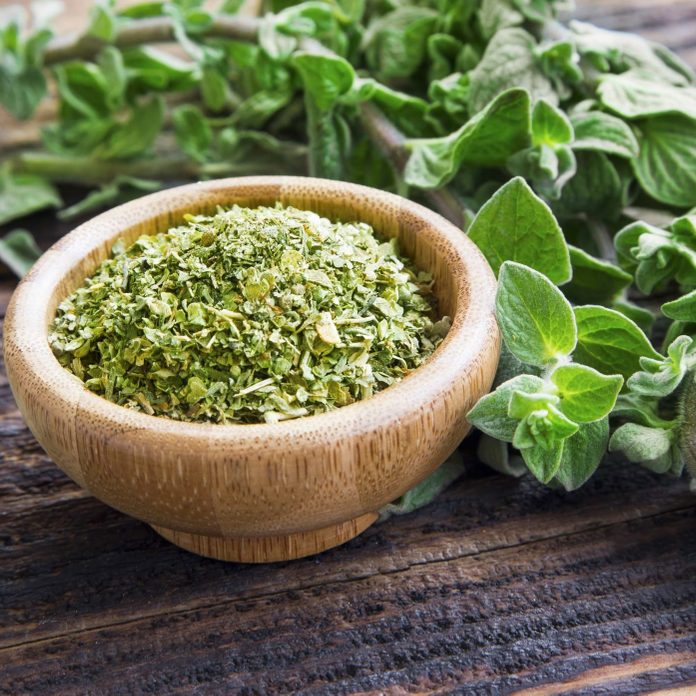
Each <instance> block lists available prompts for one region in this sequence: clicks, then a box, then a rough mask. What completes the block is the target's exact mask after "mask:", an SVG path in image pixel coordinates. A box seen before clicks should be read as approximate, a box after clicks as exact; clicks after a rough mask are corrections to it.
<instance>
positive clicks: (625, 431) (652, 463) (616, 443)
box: [609, 423, 675, 473]
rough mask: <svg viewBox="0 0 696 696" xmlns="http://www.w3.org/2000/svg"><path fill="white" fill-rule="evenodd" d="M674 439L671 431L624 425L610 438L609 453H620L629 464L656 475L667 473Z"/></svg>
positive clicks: (632, 424) (670, 464) (634, 424)
mask: <svg viewBox="0 0 696 696" xmlns="http://www.w3.org/2000/svg"><path fill="white" fill-rule="evenodd" d="M674 438H675V432H674V430H671V429H670V430H663V429H662V428H649V427H646V426H644V425H638V424H637V423H624V425H622V426H621V427H619V428H617V430H616V432H615V433H614V434H613V435H612V436H611V440H610V442H609V451H610V452H622V453H623V455H624V456H625V457H626V458H627V459H628V461H629V462H633V463H634V464H643V465H644V466H645V467H646V468H648V469H650V470H652V471H655V472H657V473H667V471H669V470H670V468H671V467H672V463H673V462H672V457H671V456H670V454H671V449H672V446H673V444H674Z"/></svg>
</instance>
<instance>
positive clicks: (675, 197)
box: [632, 115, 696, 208]
mask: <svg viewBox="0 0 696 696" xmlns="http://www.w3.org/2000/svg"><path fill="white" fill-rule="evenodd" d="M636 125H637V127H638V128H639V130H640V138H639V141H640V155H639V157H638V158H637V159H635V160H632V165H633V171H634V172H635V175H636V178H637V179H638V181H639V182H640V185H641V186H642V187H643V189H645V191H646V192H647V193H648V194H650V195H651V196H652V197H653V198H655V199H657V200H658V201H661V202H662V203H667V204H669V205H676V206H680V207H684V208H687V207H690V206H694V205H696V124H695V123H694V121H692V120H691V119H689V118H686V117H685V116H679V115H676V116H659V117H656V118H651V119H649V120H645V121H638V122H637V123H636Z"/></svg>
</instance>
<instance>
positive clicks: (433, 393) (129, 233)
mask: <svg viewBox="0 0 696 696" xmlns="http://www.w3.org/2000/svg"><path fill="white" fill-rule="evenodd" d="M276 201H281V202H283V203H286V204H290V205H294V206H296V207H298V208H305V209H310V210H314V211H316V212H317V213H320V214H322V215H325V216H327V217H331V218H334V219H343V220H362V221H365V222H368V223H370V224H372V225H373V226H374V228H375V229H376V230H377V231H378V232H379V233H381V234H382V235H385V236H388V237H393V236H396V237H398V238H399V242H400V245H401V248H402V250H403V251H404V252H405V253H406V254H407V255H408V256H410V257H411V258H412V259H413V260H414V261H415V263H416V265H418V266H419V267H421V268H423V269H426V270H428V271H431V272H432V273H433V275H434V278H435V294H436V296H437V299H438V302H439V311H440V312H441V313H442V314H447V315H449V316H450V317H452V320H453V321H452V328H451V330H450V331H449V333H448V335H447V337H446V338H445V340H444V341H443V342H442V344H441V345H440V346H439V347H438V349H437V350H436V351H435V353H434V354H433V355H432V356H431V357H430V359H429V360H428V361H427V362H426V363H425V364H424V365H422V366H421V367H419V368H418V369H417V370H415V371H414V372H413V373H411V374H410V375H409V376H408V377H406V378H405V379H404V380H402V381H401V382H399V383H397V384H395V385H393V386H391V387H389V388H387V389H386V390H384V391H382V392H380V393H378V394H376V395H375V396H373V397H372V398H370V399H367V400H365V401H361V402H357V403H355V404H351V405H349V406H345V407H343V408H340V409H337V410H335V411H332V412H329V413H326V414H321V415H315V416H308V417H305V418H300V419H297V420H291V421H284V422H280V423H277V424H265V423H264V424H251V425H245V424H233V425H217V424H210V423H183V422H179V421H174V420H170V419H167V418H161V417H155V416H148V415H146V414H143V413H139V412H136V411H131V410H129V409H126V408H124V407H122V406H118V405H116V404H114V403H111V402H110V401H107V400H106V399H104V398H102V397H100V396H97V395H96V394H93V393H92V392H90V391H89V390H87V389H86V388H85V387H84V386H83V385H82V383H81V382H79V380H77V379H76V378H75V377H73V376H72V375H71V374H69V373H68V372H67V371H66V370H64V369H63V368H62V367H61V366H60V364H59V363H58V361H57V360H56V359H55V358H54V356H53V354H52V352H51V350H50V348H49V345H48V340H47V334H48V327H49V325H50V323H51V321H52V319H53V317H54V314H55V311H56V307H57V305H58V303H59V302H60V301H61V300H62V299H63V298H65V297H66V296H67V295H68V294H69V293H70V292H72V291H73V290H74V289H75V288H77V287H78V286H79V285H80V284H81V283H82V282H83V280H84V279H85V278H86V277H87V276H88V275H90V274H91V273H92V272H93V271H94V269H95V268H96V266H97V265H98V264H99V263H101V262H102V261H103V260H104V259H105V258H106V257H107V256H108V254H109V253H110V249H111V246H112V244H113V243H114V242H115V241H116V239H118V238H120V237H124V238H125V239H126V241H127V242H128V243H130V242H132V241H133V240H134V239H135V238H136V237H138V236H139V235H141V234H143V233H149V234H152V233H155V232H157V231H164V230H166V229H168V228H169V227H170V226H172V225H175V224H178V223H180V222H181V221H182V216H183V214H184V213H187V212H204V211H207V212H212V211H213V210H214V209H215V207H216V206H218V205H231V204H232V203H238V204H240V205H246V206H256V205H272V204H274V203H275V202H276ZM494 295H495V278H494V276H493V273H492V272H491V270H490V268H489V266H488V265H487V263H486V261H485V260H484V258H483V256H482V255H481V254H480V253H479V251H478V250H477V249H476V247H475V246H474V244H473V243H472V242H470V241H469V239H468V238H467V237H466V236H465V235H464V234H463V233H462V232H461V231H460V230H459V229H457V228H456V227H454V226H453V225H452V224H450V223H449V222H447V221H446V220H444V219H443V218H441V217H440V216H438V215H436V214H435V213H433V212H431V211H429V210H427V209H426V208H424V207H422V206H420V205H417V204H415V203H412V202H411V201H407V200H405V199H403V198H400V197H398V196H395V195H392V194H388V193H385V192H383V191H378V190H375V189H371V188H367V187H364V186H357V185H353V184H347V183H343V182H335V181H326V180H322V179H311V178H300V177H250V178H239V179H223V180H219V181H210V182H206V183H200V184H192V185H189V186H182V187H179V188H175V189H169V190H166V191H162V192H160V193H155V194H152V195H149V196H145V197H143V198H140V199H138V200H136V201H132V202H130V203H127V204H125V205H121V206H119V207H117V208H114V209H113V210H110V211H108V212H106V213H103V214H102V215H99V216H97V217H95V218H94V219H92V220H90V221H89V222H86V223H85V224H83V225H81V226H80V227H78V228H77V229H76V230H74V231H73V232H71V233H70V234H68V235H67V236H66V237H64V238H63V239H61V240H60V241H59V242H58V243H57V244H55V245H54V246H53V247H51V249H49V250H48V251H47V252H46V253H45V254H44V256H43V257H42V258H41V259H40V260H39V261H38V263H37V264H36V265H35V266H34V268H33V269H32V270H31V272H30V273H29V274H28V275H27V277H26V278H25V279H24V280H23V281H22V282H21V283H20V285H19V287H18V288H17V290H16V291H15V293H14V296H13V297H12V301H11V302H10V307H9V309H8V311H7V316H6V320H5V360H6V364H7V373H8V376H9V379H10V384H11V386H12V391H13V393H14V396H15V399H16V400H17V404H18V405H19V408H20V410H21V412H22V414H23V415H24V418H25V420H26V422H27V424H28V425H29V427H30V429H31V431H32V432H33V433H34V435H35V436H36V439H37V440H38V441H39V443H40V444H41V446H42V447H43V448H44V449H45V450H46V452H47V453H48V455H49V456H50V457H51V458H52V459H53V460H54V461H55V463H56V464H57V465H58V466H59V467H60V468H61V469H62V470H63V471H64V472H65V473H66V474H67V475H68V476H70V478H72V479H73V481H75V482H76V483H77V484H78V485H79V486H82V487H83V488H85V489H87V490H88V491H89V492H90V493H92V494H93V495H94V496H96V497H97V498H99V499H100V500H102V501H104V502H105V503H107V504H108V505H111V506H112V507H114V508H116V509H117V510H120V511H122V512H124V513H126V514H128V515H132V516H133V517H136V518H138V519H140V520H144V521H145V522H147V523H148V524H150V525H152V527H153V528H154V529H155V530H156V531H157V532H158V533H159V534H161V535H162V536H164V537H165V538H167V539H169V540H170V541H172V542H173V543H175V544H177V545H179V546H181V547H183V548H185V549H188V550H189V551H193V552H195V553H198V554H202V555H204V556H210V557H213V558H218V559H224V560H231V561H242V562H266V561H278V560H286V559H291V558H298V557H301V556H307V555H310V554H314V553H318V552H319V551H323V550H324V549H327V548H330V547H332V546H335V545H338V544H341V543H343V542H345V541H347V540H348V539H351V538H352V537H354V536H356V535H357V534H359V533H360V532H362V531H363V530H364V529H365V528H366V527H368V526H369V525H370V524H372V523H373V522H374V521H375V519H376V518H377V510H379V508H380V507H381V506H383V505H384V504H386V503H387V502H389V501H392V500H394V499H395V498H397V497H398V496H400V495H401V494H403V493H404V492H405V491H407V490H408V489H409V488H411V487H412V486H414V485H415V484H416V483H418V482H419V481H421V480H422V479H423V478H425V477H426V476H427V475H428V474H429V473H431V472H432V471H433V470H434V469H435V468H436V467H438V466H439V465H440V464H441V463H442V462H443V461H444V460H445V459H446V458H447V457H448V456H449V455H450V454H451V452H452V451H453V450H454V449H455V448H456V446H457V444H458V443H459V442H460V441H461V439H462V438H463V437H464V436H465V435H466V433H467V431H468V430H469V428H470V425H469V424H468V422H467V421H466V418H465V414H466V413H467V411H468V410H469V409H470V408H471V407H472V406H473V404H474V403H475V402H476V400H477V399H478V398H479V397H480V396H481V395H482V394H484V393H486V392H487V391H488V389H489V387H490V385H491V382H492V380H493V377H494V374H495V369H496V365H497V362H498V354H499V334H498V329H497V326H496V323H495V318H494Z"/></svg>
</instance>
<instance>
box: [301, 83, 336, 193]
mask: <svg viewBox="0 0 696 696" xmlns="http://www.w3.org/2000/svg"><path fill="white" fill-rule="evenodd" d="M305 108H306V111H307V135H308V138H309V173H310V176H318V177H324V178H326V179H340V178H341V177H342V176H343V166H344V152H343V149H344V148H343V147H342V143H341V135H340V132H339V122H338V120H337V118H336V116H335V114H334V112H333V110H329V111H327V110H324V109H320V108H319V107H318V106H317V105H316V102H314V100H313V99H312V98H311V97H309V96H308V95H307V97H306V99H305Z"/></svg>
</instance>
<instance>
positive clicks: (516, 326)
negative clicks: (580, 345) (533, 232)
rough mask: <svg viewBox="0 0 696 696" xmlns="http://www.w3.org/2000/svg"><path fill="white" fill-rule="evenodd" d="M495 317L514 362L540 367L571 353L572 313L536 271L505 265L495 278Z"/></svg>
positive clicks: (514, 265)
mask: <svg viewBox="0 0 696 696" xmlns="http://www.w3.org/2000/svg"><path fill="white" fill-rule="evenodd" d="M496 314H497V317H498V324H499V325H500V330H501V332H502V334H503V339H504V340H505V344H506V345H507V347H508V348H509V349H510V352H511V353H513V354H514V355H515V356H516V357H517V358H519V359H520V360H521V361H522V362H525V363H529V364H530V365H538V366H544V365H549V364H552V363H554V362H555V361H557V360H559V359H561V358H563V357H564V356H567V355H569V354H570V353H572V352H573V349H574V348H575V344H576V341H577V333H576V329H575V320H574V318H573V310H572V308H571V306H570V304H569V302H568V300H566V299H565V297H563V294H562V293H561V291H560V290H558V288H556V287H555V286H554V285H553V283H552V282H551V281H550V280H549V279H548V278H546V276H544V275H542V274H541V273H539V272H538V271H535V270H533V269H531V268H527V267H526V266H522V265H521V264H518V263H515V262H512V261H506V262H505V263H504V264H503V265H502V267H501V269H500V274H499V277H498V294H497V297H496Z"/></svg>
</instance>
